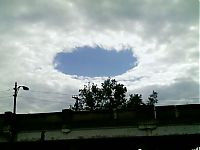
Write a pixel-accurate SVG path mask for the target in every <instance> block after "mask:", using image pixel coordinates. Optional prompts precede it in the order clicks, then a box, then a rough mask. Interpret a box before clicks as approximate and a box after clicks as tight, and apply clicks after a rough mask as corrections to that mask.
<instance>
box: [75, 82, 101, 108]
mask: <svg viewBox="0 0 200 150" xmlns="http://www.w3.org/2000/svg"><path fill="white" fill-rule="evenodd" d="M100 94H101V90H100V89H99V88H98V87H97V85H95V84H92V85H91V83H88V85H84V88H83V89H80V90H79V98H80V101H81V102H82V103H83V104H84V105H83V109H86V110H95V109H98V108H99V107H100V103H101V95H100Z"/></svg>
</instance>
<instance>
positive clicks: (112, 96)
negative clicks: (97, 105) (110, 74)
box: [101, 78, 127, 109]
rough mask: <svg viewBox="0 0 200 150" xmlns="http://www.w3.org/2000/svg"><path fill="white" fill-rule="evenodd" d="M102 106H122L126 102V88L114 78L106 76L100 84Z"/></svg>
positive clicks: (106, 107)
mask: <svg viewBox="0 0 200 150" xmlns="http://www.w3.org/2000/svg"><path fill="white" fill-rule="evenodd" d="M101 86H102V95H103V108H104V109H114V108H122V107H123V105H125V102H126V98H125V97H126V92H127V89H126V87H124V85H123V84H120V83H117V81H116V80H115V79H110V78H108V79H107V80H105V81H104V82H103V83H102V84H101Z"/></svg>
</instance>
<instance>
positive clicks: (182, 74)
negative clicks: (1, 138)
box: [0, 0, 199, 113]
mask: <svg viewBox="0 0 200 150" xmlns="http://www.w3.org/2000/svg"><path fill="white" fill-rule="evenodd" d="M198 7H199V2H198V1H196V0H191V1H182V0H172V1H161V0H155V1H149V0H144V1H141V0H127V1H123V0H101V1H97V0H96V1H94V0H84V1H82V0H74V1H70V0H53V1H51V2H50V1H48V0H43V1H40V0H34V1H26V0H20V1H17V0H13V1H9V0H7V1H6V0H2V1H0V22H1V24H0V32H1V34H0V54H1V55H0V72H1V74H0V78H1V79H2V80H1V81H0V89H11V90H10V91H9V93H6V94H2V93H0V94H1V95H2V96H4V95H6V98H3V100H2V98H0V100H2V103H1V104H0V111H1V112H4V111H7V110H12V92H13V91H12V88H13V86H14V82H15V81H18V82H19V84H24V85H27V86H29V87H30V89H32V90H37V91H48V92H50V93H54V94H52V96H51V97H49V96H48V95H45V94H44V93H43V94H42V93H40V94H39V93H34V92H31V90H30V91H29V92H26V91H23V92H22V91H20V93H21V97H19V101H20V102H19V105H18V107H19V109H18V111H19V112H20V113H23V112H25V113H27V112H48V111H59V110H61V109H62V108H66V107H68V106H69V104H72V103H73V99H71V95H73V94H77V92H78V89H79V88H81V87H82V86H83V85H84V84H86V83H87V82H88V81H90V82H95V83H101V82H102V81H103V80H104V79H106V77H97V78H88V77H78V76H76V77H74V76H69V75H65V74H62V73H60V72H58V71H56V70H55V69H54V66H53V59H54V57H55V56H56V54H57V53H59V52H62V51H68V52H69V51H72V49H73V48H74V47H77V46H78V47H81V46H91V47H95V46H96V45H98V46H100V47H103V48H104V49H108V50H109V49H112V48H115V49H116V50H118V51H119V50H123V48H130V49H132V50H133V53H134V55H135V56H136V57H137V58H138V65H137V67H135V68H133V69H130V70H129V71H127V72H126V73H124V74H122V75H119V76H116V77H115V78H116V79H117V80H119V81H120V82H122V83H123V84H125V85H126V86H127V88H128V89H129V91H130V92H133V93H134V92H137V91H139V92H140V91H141V92H142V93H141V94H144V96H145V95H148V94H149V92H151V90H152V89H158V92H159V94H160V95H159V96H160V98H162V99H163V104H170V103H173V104H175V103H184V102H185V101H184V98H188V97H192V96H194V97H199V91H198V90H197V89H198V87H199V64H198V63H197V62H198V60H199V51H198V46H199V44H198V43H199V40H198V36H199V35H198V29H199V27H198V20H199V13H198ZM137 79H138V80H137ZM193 89H194V90H193ZM56 92H57V93H66V94H68V95H66V96H65V97H61V96H60V95H58V94H55V93H56ZM3 93H5V92H3ZM147 93H148V94H147ZM38 94H39V95H38ZM1 95H0V96H1ZM25 97H26V98H25ZM27 97H28V98H27ZM39 98H40V99H47V100H52V99H53V101H58V102H57V103H56V102H55V103H53V102H49V103H47V102H44V101H43V100H39ZM167 99H177V101H175V102H174V101H173V102H172V101H167ZM59 102H60V103H59Z"/></svg>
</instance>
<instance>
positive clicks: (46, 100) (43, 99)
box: [19, 96, 66, 104]
mask: <svg viewBox="0 0 200 150" xmlns="http://www.w3.org/2000/svg"><path fill="white" fill-rule="evenodd" d="M19 97H22V98H27V99H31V100H32V99H35V100H40V101H43V102H54V103H65V104H66V102H63V101H56V100H53V99H45V98H36V97H29V96H19Z"/></svg>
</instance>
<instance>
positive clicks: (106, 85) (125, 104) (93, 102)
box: [72, 78, 158, 111]
mask: <svg viewBox="0 0 200 150" xmlns="http://www.w3.org/2000/svg"><path fill="white" fill-rule="evenodd" d="M126 92H127V88H126V87H125V86H124V85H123V84H120V83H118V82H117V81H116V80H115V79H111V78H108V79H107V80H105V81H104V82H103V83H101V87H100V88H99V87H98V86H97V85H96V84H91V83H88V85H84V88H83V89H80V90H79V94H78V96H77V97H73V98H74V99H76V102H75V104H74V107H72V109H73V110H75V111H78V110H90V111H93V110H102V109H110V110H111V109H122V108H135V107H137V106H140V105H145V104H144V103H143V100H142V95H141V94H130V97H129V99H128V100H127V99H126ZM157 94H158V93H157V92H155V91H153V93H152V94H151V95H150V96H149V97H148V101H147V105H154V104H155V103H157V102H158V100H157Z"/></svg>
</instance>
